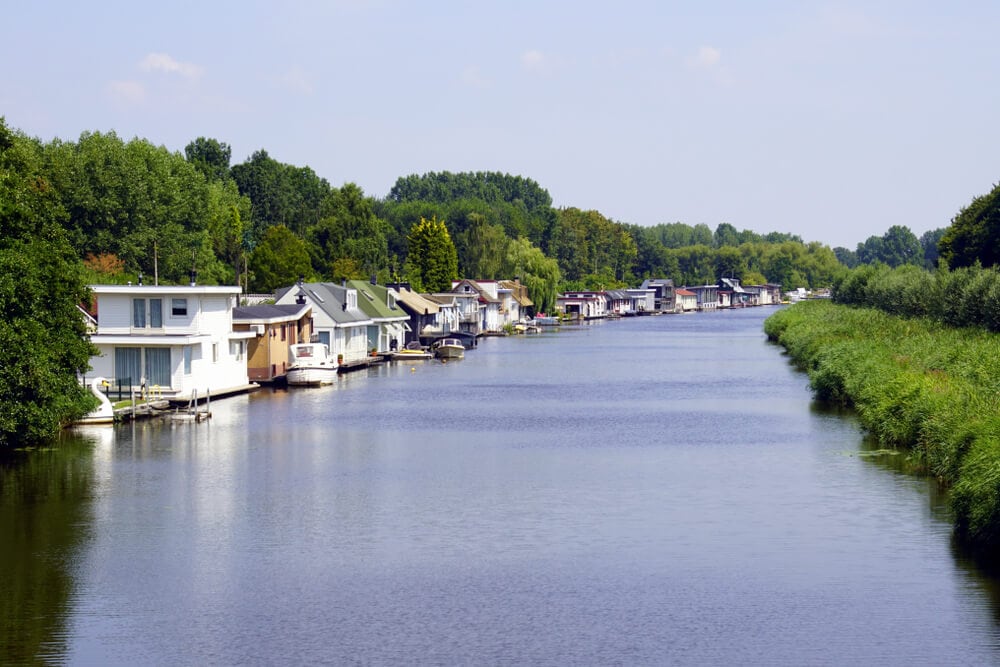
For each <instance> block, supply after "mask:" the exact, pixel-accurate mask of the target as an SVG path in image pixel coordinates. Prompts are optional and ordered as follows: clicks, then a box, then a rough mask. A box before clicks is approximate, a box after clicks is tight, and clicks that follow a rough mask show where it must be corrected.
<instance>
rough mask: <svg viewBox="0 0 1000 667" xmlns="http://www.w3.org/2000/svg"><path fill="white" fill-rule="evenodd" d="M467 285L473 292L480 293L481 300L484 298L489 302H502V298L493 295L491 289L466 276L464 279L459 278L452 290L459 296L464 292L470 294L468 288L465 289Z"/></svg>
mask: <svg viewBox="0 0 1000 667" xmlns="http://www.w3.org/2000/svg"><path fill="white" fill-rule="evenodd" d="M466 285H468V286H469V287H470V288H471V289H472V291H473V292H475V293H476V294H478V295H479V298H480V300H482V301H485V302H487V303H500V302H501V299H499V298H497V297H495V296H493V295H492V294H490V292H489V290H486V289H484V288H483V286H482V285H480V284H479V283H477V282H476V281H475V280H469V279H468V278H465V279H463V280H459V281H458V282H457V283H456V284H455V287H453V288H452V290H451V291H452V292H454V293H455V294H458V295H459V296H461V295H463V294H469V293H470V292H467V291H466V290H464V289H463V287H464V286H466Z"/></svg>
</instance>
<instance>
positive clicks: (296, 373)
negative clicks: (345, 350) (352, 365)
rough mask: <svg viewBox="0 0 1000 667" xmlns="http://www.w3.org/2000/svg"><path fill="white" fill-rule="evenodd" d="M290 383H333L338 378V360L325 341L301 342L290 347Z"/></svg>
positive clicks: (288, 378)
mask: <svg viewBox="0 0 1000 667" xmlns="http://www.w3.org/2000/svg"><path fill="white" fill-rule="evenodd" d="M285 377H286V380H287V382H288V384H290V385H312V386H316V385H322V384H332V383H333V381H334V380H336V379H337V360H336V358H334V357H331V356H330V348H329V347H327V345H326V344H325V343H299V344H297V345H292V346H291V347H289V348H288V371H287V374H286V376H285Z"/></svg>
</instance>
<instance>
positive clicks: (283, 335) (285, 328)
mask: <svg viewBox="0 0 1000 667" xmlns="http://www.w3.org/2000/svg"><path fill="white" fill-rule="evenodd" d="M287 339H288V325H287V324H282V325H281V340H287Z"/></svg>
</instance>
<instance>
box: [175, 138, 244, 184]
mask: <svg viewBox="0 0 1000 667" xmlns="http://www.w3.org/2000/svg"><path fill="white" fill-rule="evenodd" d="M184 156H185V157H186V158H187V161H188V162H190V163H191V164H193V165H194V167H195V169H197V170H198V171H200V172H201V173H202V174H204V175H205V178H206V179H208V180H209V181H224V180H226V179H228V178H229V177H230V176H229V162H230V160H231V159H232V156H233V151H232V149H231V148H230V147H229V144H226V143H222V142H220V141H219V140H217V139H206V138H205V137H198V138H197V139H195V140H194V141H192V142H191V143H189V144H188V145H187V146H185V147H184Z"/></svg>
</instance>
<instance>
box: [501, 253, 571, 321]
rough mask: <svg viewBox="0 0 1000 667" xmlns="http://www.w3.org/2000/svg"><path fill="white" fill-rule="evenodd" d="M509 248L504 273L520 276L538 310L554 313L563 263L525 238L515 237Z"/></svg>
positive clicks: (536, 310)
mask: <svg viewBox="0 0 1000 667" xmlns="http://www.w3.org/2000/svg"><path fill="white" fill-rule="evenodd" d="M506 250H507V256H506V258H505V260H504V264H503V268H502V271H503V273H504V274H505V275H508V276H514V277H516V278H519V279H520V280H521V283H523V284H524V285H525V287H527V288H528V296H529V297H530V298H531V300H532V301H533V302H534V304H535V312H539V313H548V312H551V311H552V310H553V309H554V308H555V305H556V296H557V290H558V286H559V283H560V282H561V280H562V278H561V276H560V274H559V262H557V261H556V260H555V259H552V258H551V257H546V256H545V253H543V252H542V251H541V249H540V248H536V247H535V246H534V245H533V244H532V243H531V241H529V240H528V239H526V238H524V237H521V238H519V239H514V240H511V241H510V242H509V243H508V244H507V246H506Z"/></svg>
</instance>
